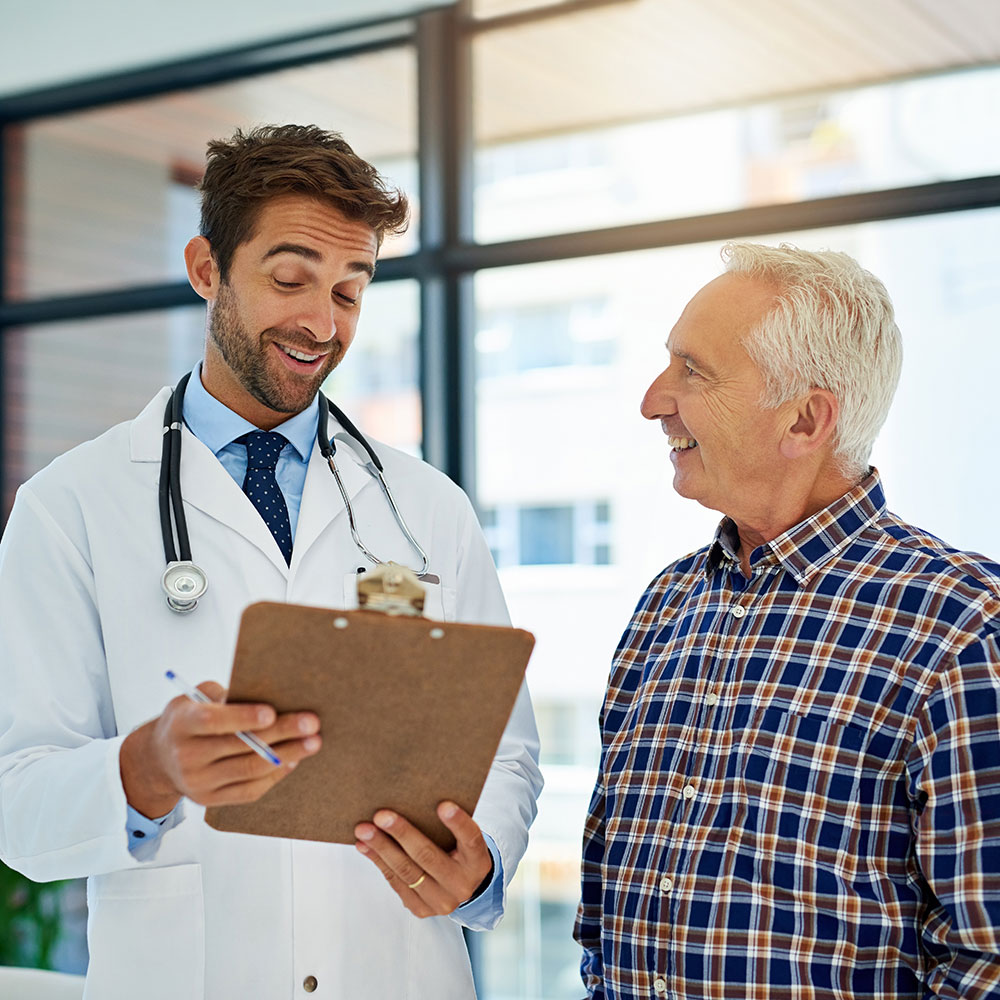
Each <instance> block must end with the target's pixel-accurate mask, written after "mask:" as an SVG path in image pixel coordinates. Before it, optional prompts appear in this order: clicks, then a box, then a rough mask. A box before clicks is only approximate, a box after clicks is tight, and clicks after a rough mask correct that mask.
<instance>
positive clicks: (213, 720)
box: [118, 681, 321, 819]
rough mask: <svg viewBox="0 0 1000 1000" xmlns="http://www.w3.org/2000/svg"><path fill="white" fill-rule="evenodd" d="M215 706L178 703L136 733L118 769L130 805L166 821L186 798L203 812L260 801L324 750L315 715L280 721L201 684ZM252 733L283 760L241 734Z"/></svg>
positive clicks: (125, 744) (127, 739) (123, 751)
mask: <svg viewBox="0 0 1000 1000" xmlns="http://www.w3.org/2000/svg"><path fill="white" fill-rule="evenodd" d="M198 688H199V690H201V691H203V692H204V693H205V694H206V695H208V697H209V698H211V699H212V702H213V704H211V705H204V704H198V703H197V702H194V701H191V700H190V699H189V698H187V697H185V696H184V695H179V696H178V697H176V698H174V699H173V701H171V702H170V703H169V704H168V705H167V707H166V708H165V709H164V710H163V714H162V715H161V716H160V717H159V718H157V719H153V720H152V721H150V722H147V723H146V724H145V725H143V726H140V727H139V728H138V729H136V730H134V731H133V732H131V733H129V735H128V736H126V737H125V740H124V742H123V743H122V747H121V752H120V754H119V758H118V763H119V767H120V770H121V777H122V785H123V787H124V789H125V797H126V799H127V800H128V804H129V805H130V806H132V808H133V809H136V810H137V811H138V812H140V813H142V814H143V815H144V816H147V817H149V818H151V819H152V818H157V817H159V816H164V815H166V814H167V813H168V812H170V810H171V809H173V807H174V806H175V805H176V804H177V802H178V800H179V799H180V798H181V796H182V795H184V796H187V797H188V798H189V799H191V800H192V801H193V802H198V803H199V804H201V805H204V806H218V805H234V804H238V803H243V802H254V801H256V800H257V799H259V798H260V797H261V796H262V795H263V794H264V793H265V792H266V791H268V789H270V788H272V787H273V786H274V785H276V784H277V783H278V782H279V781H281V779H282V778H284V777H287V775H289V774H290V773H291V772H292V770H293V769H294V768H295V766H296V764H298V762H299V761H300V760H303V759H304V758H306V757H311V756H312V755H313V754H314V753H316V752H317V751H318V750H319V748H320V745H321V737H320V736H319V718H318V717H317V716H316V715H314V714H313V713H312V712H289V713H286V714H284V715H278V714H277V713H276V712H275V710H274V709H273V708H272V707H271V706H270V705H246V704H239V705H237V704H233V705H227V704H225V703H223V702H222V701H221V699H222V698H223V697H225V693H226V692H225V689H224V688H222V687H221V686H220V685H218V684H214V683H212V682H211V681H208V682H206V683H204V684H199V685H198ZM240 731H246V732H252V733H254V734H256V735H257V736H259V737H260V738H261V739H262V740H264V742H265V743H268V744H270V746H272V747H273V748H274V750H275V751H276V752H277V754H278V756H279V757H280V758H281V764H280V765H278V766H275V765H274V764H272V763H270V762H269V761H266V760H264V758H263V757H260V756H258V755H257V754H256V753H254V751H253V750H251V749H250V747H248V746H247V745H246V744H245V743H244V742H243V741H242V740H240V739H238V738H237V736H236V733H238V732H240Z"/></svg>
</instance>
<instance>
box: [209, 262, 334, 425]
mask: <svg viewBox="0 0 1000 1000" xmlns="http://www.w3.org/2000/svg"><path fill="white" fill-rule="evenodd" d="M208 336H209V338H210V339H211V341H212V343H213V344H215V346H216V347H217V348H218V349H219V353H220V354H221V355H222V359H223V361H225V363H226V365H227V366H228V367H229V369H230V371H232V373H233V374H234V375H235V376H236V378H237V380H238V381H239V383H240V385H241V386H243V388H244V389H246V391H247V392H248V393H250V395H251V396H253V398H254V399H256V400H257V402H258V403H262V404H263V405H264V406H266V407H268V408H269V409H271V410H274V411H275V412H276V413H289V414H293V413H301V412H302V411H303V410H304V409H306V408H307V407H308V406H309V405H310V404H311V403H312V401H313V400H314V399H315V398H316V393H317V392H319V388H320V386H321V385H322V384H323V382H324V380H325V379H326V377H327V376H328V375H329V374H330V372H332V371H333V369H334V368H336V367H337V365H338V364H340V359H341V358H342V357H343V356H344V346H343V344H341V343H340V341H339V340H335V341H334V342H333V345H332V349H331V351H330V354H329V355H328V357H327V359H326V361H324V362H323V363H322V365H321V366H320V368H319V369H318V370H317V371H316V373H315V374H314V375H312V376H311V377H305V376H302V375H299V376H296V375H295V374H294V373H293V372H291V371H289V370H288V369H287V368H284V367H283V366H281V363H280V361H277V360H276V359H274V358H271V357H270V353H271V349H270V344H271V343H272V342H275V341H277V342H279V343H282V344H285V345H286V346H288V347H292V348H294V349H295V350H298V351H302V352H303V353H305V354H314V353H316V342H315V341H314V340H312V339H311V338H308V337H304V336H303V335H302V334H300V333H298V332H296V331H293V330H279V329H278V328H276V327H269V328H268V329H267V330H264V331H263V333H260V334H259V335H257V337H256V339H255V337H254V335H253V334H251V333H250V332H249V331H248V330H247V328H246V326H245V325H244V324H243V322H242V320H241V319H240V317H239V310H238V309H237V305H236V295H235V293H234V292H233V290H232V288H231V287H230V286H229V283H228V282H223V283H222V285H221V286H220V288H219V294H218V295H217V296H216V299H215V303H214V305H213V306H212V310H211V314H210V317H209V322H208Z"/></svg>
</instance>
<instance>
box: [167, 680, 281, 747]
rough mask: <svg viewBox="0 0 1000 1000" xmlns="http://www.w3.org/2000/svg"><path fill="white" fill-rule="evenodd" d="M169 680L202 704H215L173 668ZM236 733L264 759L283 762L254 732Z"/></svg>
mask: <svg viewBox="0 0 1000 1000" xmlns="http://www.w3.org/2000/svg"><path fill="white" fill-rule="evenodd" d="M167 680H168V681H170V682H171V683H172V684H174V685H175V686H176V687H179V688H180V689H181V690H182V691H183V692H184V693H185V694H186V695H187V696H188V697H189V698H190V699H191V700H192V701H196V702H198V703H199V704H201V705H214V704H215V702H213V701H212V699H211V698H209V697H208V695H207V694H205V693H204V692H202V691H199V690H198V689H197V688H196V687H191V685H190V684H188V682H187V681H186V680H184V678H183V677H178V676H177V674H175V673H174V672H173V671H172V670H168V671H167ZM235 735H236V736H238V737H239V738H240V739H241V740H243V742H244V743H245V744H246V745H247V746H248V747H250V749H251V750H253V751H254V753H259V754H260V755H261V757H263V758H264V760H266V761H270V763H272V764H274V765H276V766H277V765H278V764H280V763H281V758H280V757H279V756H278V755H277V754H276V753H275V752H274V751H273V750H272V749H271V748H270V747H269V746H268V745H267V744H266V743H265V742H264V741H263V740H261V739H258V738H257V737H256V736H254V734H253V733H244V732H239V733H236V734H235Z"/></svg>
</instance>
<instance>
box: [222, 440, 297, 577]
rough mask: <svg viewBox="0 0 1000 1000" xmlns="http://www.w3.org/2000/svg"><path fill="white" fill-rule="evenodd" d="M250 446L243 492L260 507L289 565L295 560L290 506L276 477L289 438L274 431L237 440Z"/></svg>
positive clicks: (258, 508) (259, 511) (260, 511)
mask: <svg viewBox="0 0 1000 1000" xmlns="http://www.w3.org/2000/svg"><path fill="white" fill-rule="evenodd" d="M236 440H237V441H241V442H242V443H243V444H245V445H246V446H247V474H246V478H245V479H244V480H243V492H244V493H245V494H246V495H247V496H248V497H249V498H250V502H251V503H252V504H253V505H254V507H256V508H257V511H258V513H259V514H260V516H261V517H262V518H263V519H264V523H265V524H266V525H267V526H268V528H269V529H270V532H271V534H272V535H274V540H275V541H276V542H277V543H278V548H279V549H281V554H282V555H283V556H284V557H285V562H286V563H291V561H292V528H291V525H290V524H289V522H288V507H287V506H285V498H284V496H283V495H282V493H281V490H280V488H279V487H278V480H277V479H275V478H274V469H275V466H276V465H277V464H278V455H280V454H281V449H282V448H284V447H285V445H286V444H287V439H286V438H285V437H283V436H282V435H281V434H278V433H277V432H275V431H252V432H251V433H250V434H244V435H243V436H242V437H239V438H237V439H236Z"/></svg>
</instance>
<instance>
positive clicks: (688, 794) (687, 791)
mask: <svg viewBox="0 0 1000 1000" xmlns="http://www.w3.org/2000/svg"><path fill="white" fill-rule="evenodd" d="M684 798H686V799H693V798H694V785H685V786H684Z"/></svg>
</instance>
